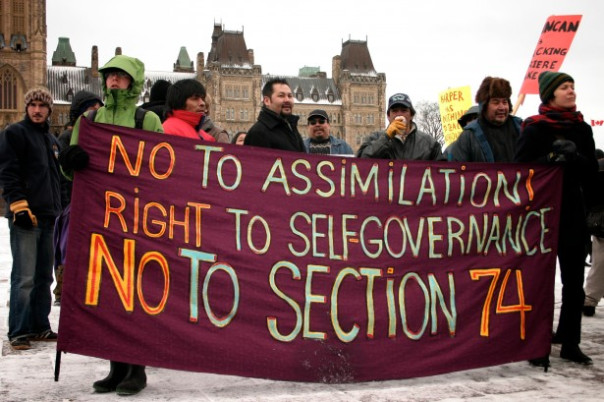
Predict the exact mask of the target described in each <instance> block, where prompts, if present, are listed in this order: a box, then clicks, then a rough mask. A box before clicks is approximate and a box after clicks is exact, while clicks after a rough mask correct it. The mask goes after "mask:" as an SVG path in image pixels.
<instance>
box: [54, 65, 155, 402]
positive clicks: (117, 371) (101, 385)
mask: <svg viewBox="0 0 604 402" xmlns="http://www.w3.org/2000/svg"><path fill="white" fill-rule="evenodd" d="M99 72H100V73H101V76H102V87H103V94H104V97H105V105H104V106H103V107H101V108H99V109H98V110H97V111H96V112H95V115H94V121H95V122H97V123H106V124H113V125H117V126H123V127H136V109H137V106H136V102H137V101H138V98H139V95H140V93H141V90H142V88H143V82H144V77H145V66H144V64H143V63H142V62H141V61H140V60H138V59H136V58H133V57H128V56H124V55H118V56H115V57H113V58H112V59H111V60H109V62H108V63H107V64H105V65H104V66H103V67H102V68H100V69H99ZM88 113H90V112H86V113H85V114H84V116H86V117H84V118H88ZM81 119H82V117H80V118H78V120H77V121H76V123H75V125H74V127H73V132H72V134H71V143H70V146H69V147H68V148H66V149H65V150H64V151H62V152H61V154H60V156H59V161H60V163H61V168H62V170H63V173H64V174H65V176H67V177H68V178H71V177H73V172H74V171H78V170H81V169H84V168H85V167H86V166H87V165H88V154H87V153H86V151H85V150H84V149H83V148H82V147H80V146H79V145H78V141H79V138H80V130H79V129H80V120H81ZM142 128H143V130H147V131H156V132H158V133H163V128H162V124H161V121H160V119H159V117H158V116H157V115H156V114H155V113H153V112H146V113H145V115H144V120H143V124H142ZM68 269H69V268H68ZM146 385H147V376H146V374H145V366H140V365H136V364H129V363H122V362H117V361H111V362H110V371H109V374H108V375H107V377H105V378H103V379H102V380H99V381H95V382H94V384H93V388H94V390H95V391H96V392H99V393H105V392H113V391H116V392H117V394H118V395H134V394H137V393H139V392H140V391H141V390H142V389H143V388H145V387H146Z"/></svg>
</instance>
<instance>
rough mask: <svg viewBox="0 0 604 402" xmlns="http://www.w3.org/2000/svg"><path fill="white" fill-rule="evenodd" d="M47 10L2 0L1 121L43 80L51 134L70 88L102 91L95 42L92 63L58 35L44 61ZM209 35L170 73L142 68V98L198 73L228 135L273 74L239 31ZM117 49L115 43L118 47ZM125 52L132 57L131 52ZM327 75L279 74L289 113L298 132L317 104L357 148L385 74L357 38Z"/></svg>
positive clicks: (306, 71)
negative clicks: (203, 46)
mask: <svg viewBox="0 0 604 402" xmlns="http://www.w3.org/2000/svg"><path fill="white" fill-rule="evenodd" d="M45 15H46V1H45V0H36V1H25V0H0V22H1V24H0V55H1V56H2V57H1V59H0V128H3V127H5V126H6V125H7V124H9V123H12V122H15V121H18V120H20V119H22V118H23V113H24V105H23V95H24V94H25V92H26V91H27V89H28V88H30V87H33V86H35V85H46V86H48V88H49V89H50V91H51V92H52V94H53V96H54V99H55V108H54V111H53V114H52V116H51V118H52V130H53V132H55V133H60V132H61V131H62V129H63V126H64V125H65V123H67V121H68V116H69V106H70V103H71V100H72V98H73V96H74V94H75V93H77V92H78V91H80V90H82V89H86V90H88V91H91V92H94V93H97V94H99V95H101V85H100V79H99V72H98V68H99V60H98V50H97V47H96V46H92V52H91V60H90V67H80V66H77V62H76V57H75V54H74V53H73V51H72V49H71V46H70V44H69V38H59V42H58V44H57V47H56V50H55V51H54V52H53V54H52V65H50V66H48V65H47V63H46V21H45ZM211 39H212V42H211V48H210V51H209V52H208V55H207V59H206V58H205V57H204V54H203V53H198V54H197V57H196V59H195V62H193V61H191V59H190V58H189V55H188V53H187V50H186V48H184V47H182V48H180V51H179V54H178V58H177V59H176V62H175V63H174V65H173V70H172V71H171V72H170V71H164V72H161V71H146V73H145V75H146V82H145V86H144V89H143V92H142V93H141V97H140V102H141V103H142V102H144V101H146V100H148V97H149V92H150V89H151V86H152V85H153V83H154V82H155V81H157V80H158V79H165V80H167V81H170V82H175V81H177V80H180V79H184V78H195V79H197V80H199V81H200V82H202V83H203V84H204V86H205V87H206V89H207V92H208V94H210V95H211V98H212V100H211V108H210V116H211V117H212V120H213V121H214V122H215V123H216V124H218V125H220V126H222V127H224V128H226V129H227V130H228V131H229V133H231V134H234V133H235V132H237V131H241V130H242V131H246V130H248V129H249V128H250V127H251V126H252V125H253V124H254V122H255V121H256V118H257V116H258V113H259V112H260V108H261V107H262V95H261V91H262V86H263V85H264V83H265V82H266V81H267V80H269V79H270V78H273V77H272V76H269V75H263V74H262V67H261V66H260V65H258V64H255V60H254V51H253V50H252V49H248V48H247V45H246V43H245V38H244V34H243V31H228V30H224V29H223V27H222V25H221V24H214V29H213V32H212V36H211ZM120 53H121V49H120V48H119V47H118V48H116V54H120ZM128 54H129V55H132V56H135V57H136V51H132V52H129V53H128ZM142 61H143V62H144V60H142ZM104 62H106V60H103V61H101V62H100V65H102V64H104ZM331 74H332V77H331V78H327V74H326V73H325V72H322V71H320V70H319V68H316V67H304V68H301V69H300V71H299V74H298V76H295V77H290V76H280V77H282V78H286V79H287V80H288V82H289V83H290V86H291V89H292V92H293V93H294V96H295V97H296V105H295V107H294V113H295V114H297V115H299V116H300V124H299V130H300V133H301V134H302V135H303V136H304V135H305V133H306V117H307V115H308V113H309V112H310V111H312V110H313V109H317V108H320V109H324V110H325V111H327V113H328V114H329V116H330V122H331V128H332V134H333V135H334V136H336V137H339V138H343V139H345V140H346V141H347V142H348V143H349V144H350V145H351V146H352V147H353V149H357V148H358V146H359V145H360V144H361V142H362V140H363V138H364V137H365V136H367V135H368V134H369V133H371V132H373V131H376V130H379V129H381V128H383V121H384V116H385V114H386V104H385V102H386V100H385V90H386V76H385V74H384V73H378V72H376V70H375V68H374V66H373V62H372V60H371V55H370V53H369V48H368V46H367V41H355V40H348V41H346V42H344V43H342V51H341V53H340V54H339V55H337V56H334V57H333V59H332V71H331Z"/></svg>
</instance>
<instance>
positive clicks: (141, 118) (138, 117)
mask: <svg viewBox="0 0 604 402" xmlns="http://www.w3.org/2000/svg"><path fill="white" fill-rule="evenodd" d="M146 114H147V111H146V110H145V109H143V108H142V107H140V106H139V107H137V108H136V113H135V114H134V127H135V128H138V129H139V130H142V129H143V123H144V122H145V115H146Z"/></svg>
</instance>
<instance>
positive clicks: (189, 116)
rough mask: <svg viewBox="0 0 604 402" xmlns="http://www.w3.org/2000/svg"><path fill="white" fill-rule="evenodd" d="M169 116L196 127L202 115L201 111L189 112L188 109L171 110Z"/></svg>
mask: <svg viewBox="0 0 604 402" xmlns="http://www.w3.org/2000/svg"><path fill="white" fill-rule="evenodd" d="M170 116H173V117H175V118H177V119H179V120H182V121H184V122H187V123H189V124H190V125H192V126H193V127H197V125H198V124H199V122H200V121H201V118H202V117H203V113H195V112H189V111H188V110H172V112H170Z"/></svg>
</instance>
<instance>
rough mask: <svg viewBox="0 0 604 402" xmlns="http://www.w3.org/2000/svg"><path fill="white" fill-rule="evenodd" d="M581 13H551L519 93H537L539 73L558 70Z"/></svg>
mask: <svg viewBox="0 0 604 402" xmlns="http://www.w3.org/2000/svg"><path fill="white" fill-rule="evenodd" d="M581 17H582V16H581V15H552V16H550V17H549V18H548V19H547V21H545V25H544V26H543V29H542V30H541V36H540V37H539V41H538V42H537V46H536V47H535V52H534V53H533V58H532V59H531V62H530V63H529V67H528V70H527V72H526V75H525V76H524V81H523V82H522V87H521V88H520V92H519V93H520V94H538V93H539V74H541V73H542V72H543V71H559V70H560V67H561V66H562V62H563V61H564V58H565V57H566V55H567V53H568V51H569V49H570V45H571V43H572V42H573V39H574V38H575V33H577V30H578V29H579V24H580V23H581Z"/></svg>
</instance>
